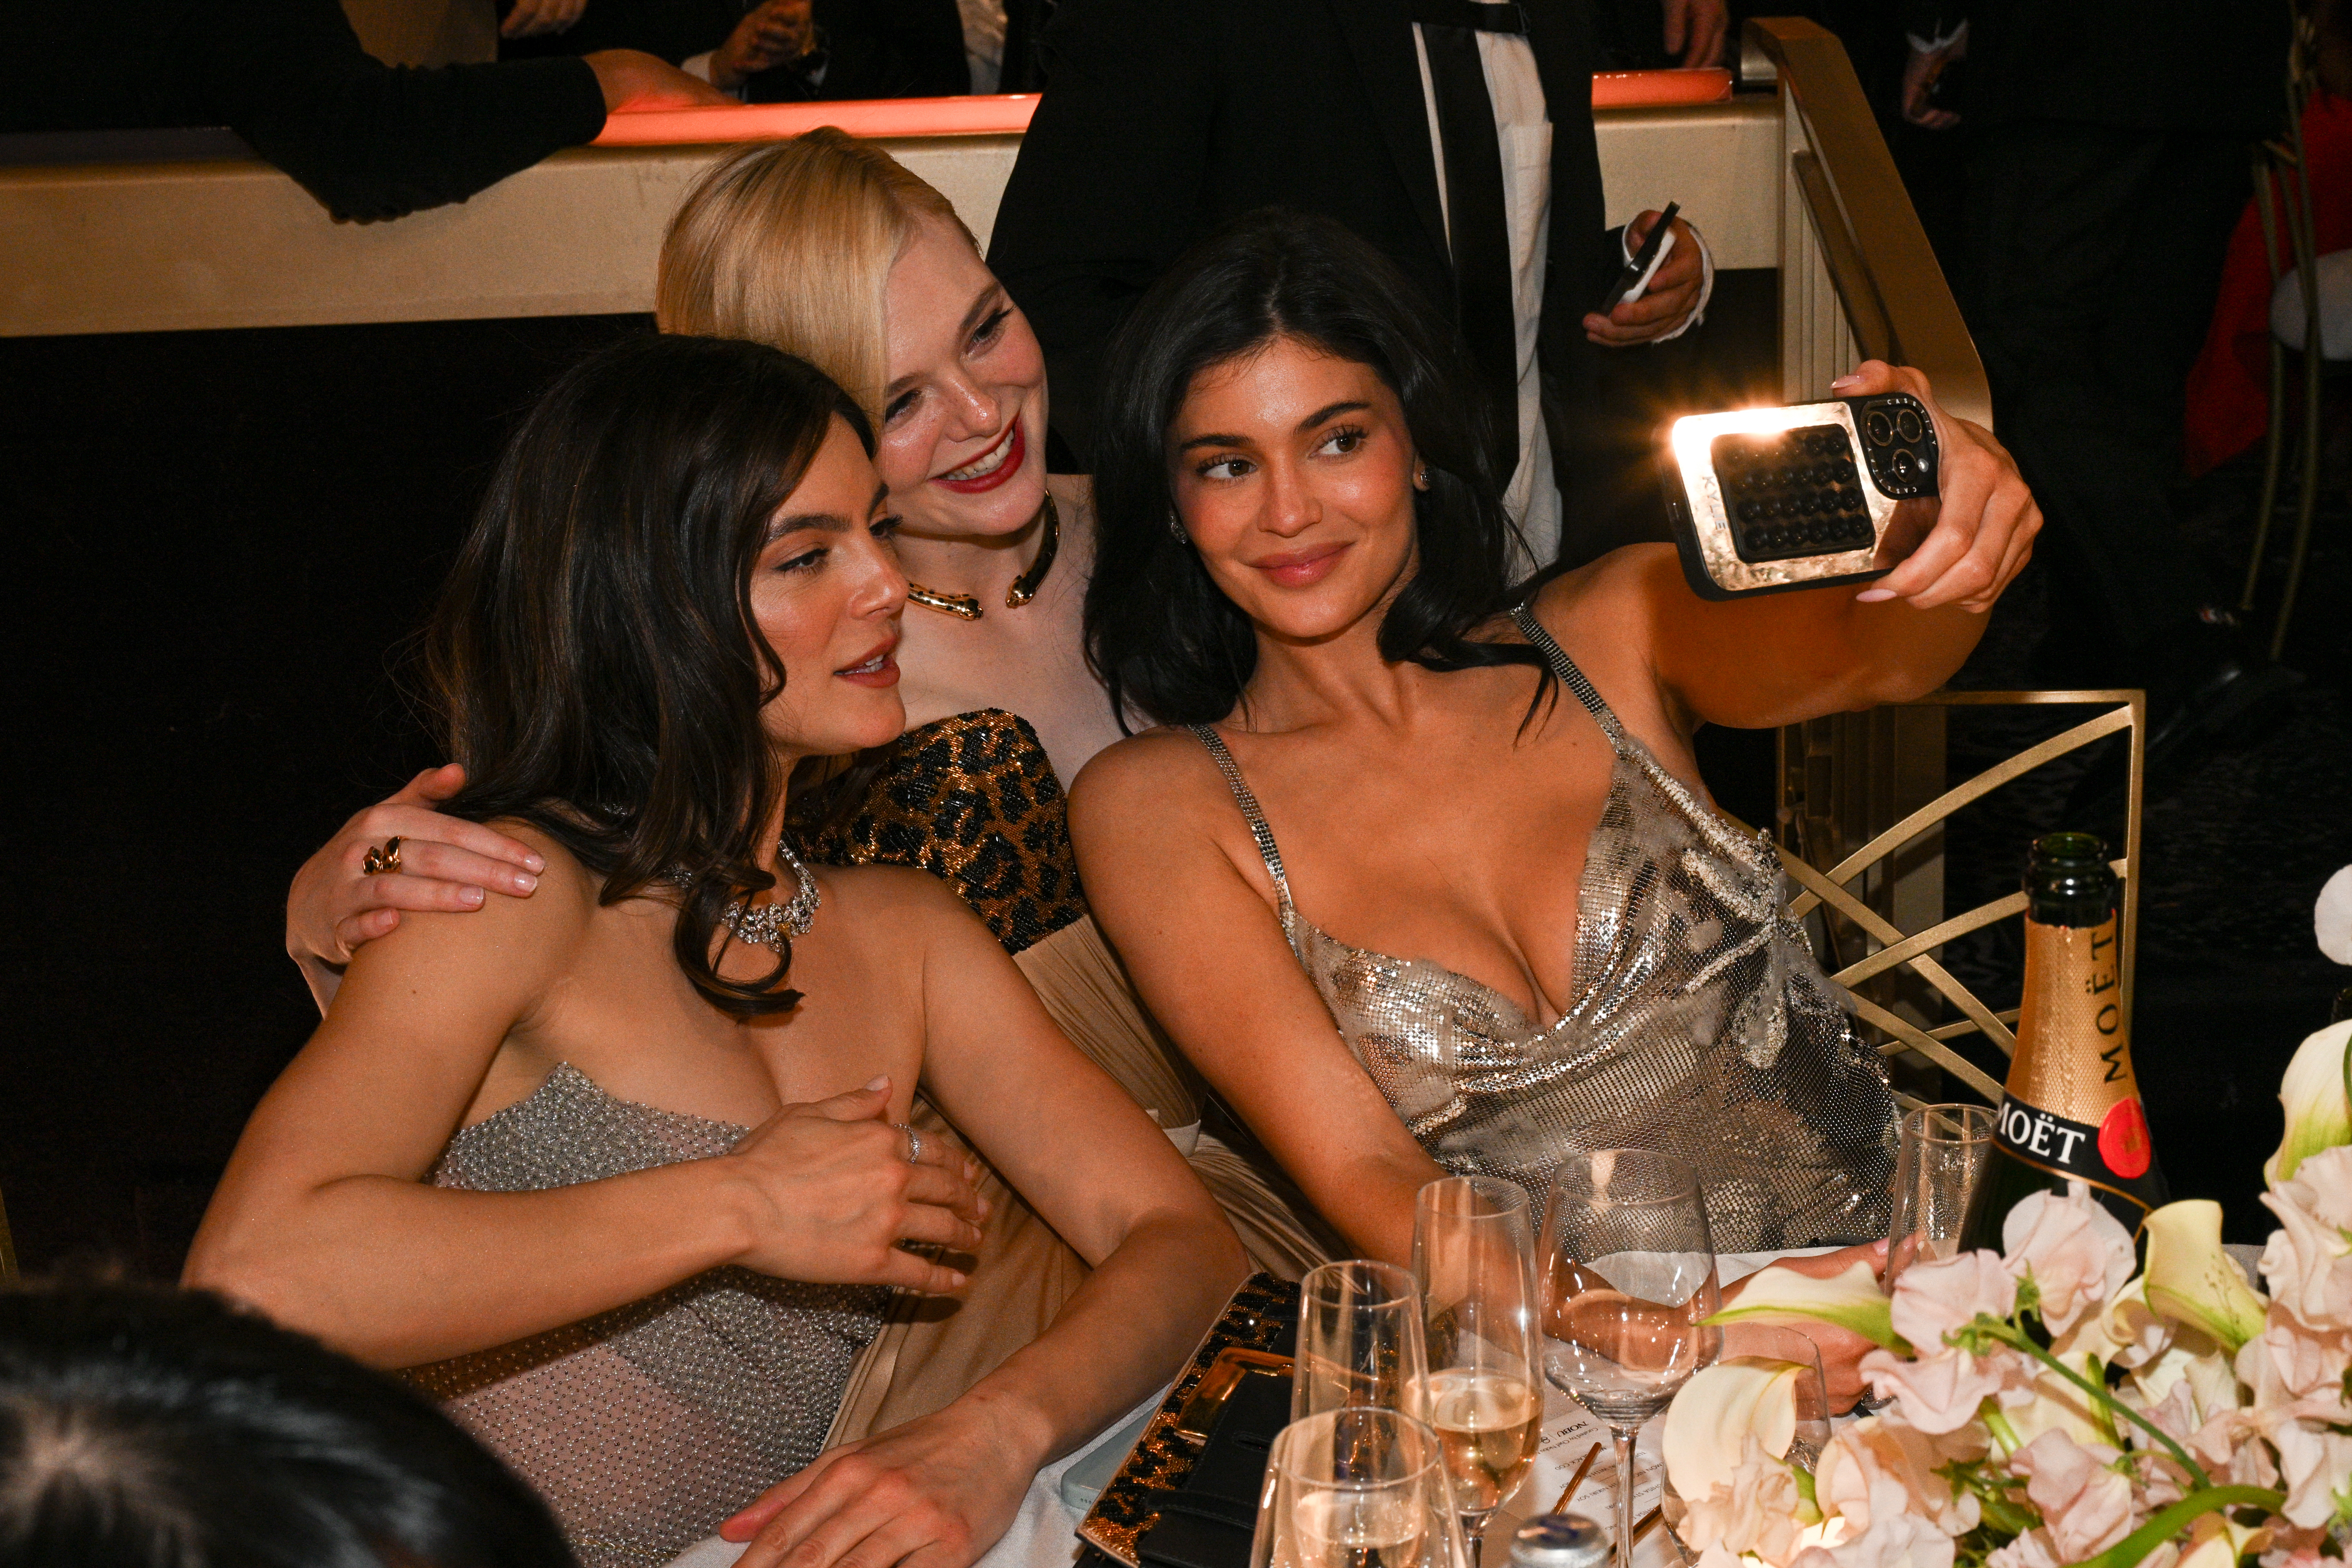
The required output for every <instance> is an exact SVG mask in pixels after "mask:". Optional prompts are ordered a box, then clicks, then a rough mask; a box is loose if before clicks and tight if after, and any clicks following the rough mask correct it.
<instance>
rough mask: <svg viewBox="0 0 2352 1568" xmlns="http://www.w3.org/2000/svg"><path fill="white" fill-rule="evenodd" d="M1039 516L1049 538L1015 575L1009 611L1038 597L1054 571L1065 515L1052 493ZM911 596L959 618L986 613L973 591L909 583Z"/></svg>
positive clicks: (975, 617) (1009, 591)
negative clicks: (944, 590) (933, 588)
mask: <svg viewBox="0 0 2352 1568" xmlns="http://www.w3.org/2000/svg"><path fill="white" fill-rule="evenodd" d="M1038 516H1039V517H1043V518H1044V519H1045V538H1042V539H1040V540H1039V541H1038V542H1037V559H1035V560H1034V561H1033V562H1031V563H1030V566H1029V570H1027V571H1024V572H1023V573H1022V574H1021V575H1020V576H1019V577H1016V578H1014V579H1013V586H1012V587H1011V588H1009V589H1007V590H1005V593H1004V608H1006V609H1007V610H1018V609H1020V608H1021V607H1022V606H1023V605H1024V604H1026V603H1028V602H1029V601H1031V600H1033V599H1034V598H1036V597H1037V589H1038V587H1039V585H1040V584H1042V583H1043V582H1044V581H1045V573H1046V572H1048V571H1050V570H1053V566H1054V551H1055V549H1058V548H1059V547H1060V545H1061V542H1062V517H1061V514H1060V513H1058V512H1056V511H1055V509H1054V497H1052V496H1050V495H1049V496H1047V497H1045V506H1044V507H1042V508H1040V509H1039V512H1038ZM907 597H908V600H910V601H913V602H915V603H917V604H919V605H921V606H922V607H923V608H924V609H926V610H936V611H938V612H940V613H941V614H942V615H952V616H954V617H955V618H956V619H957V620H959V621H977V620H979V619H980V617H981V615H982V610H981V608H980V601H979V600H978V599H976V598H974V597H973V596H972V595H971V594H969V593H935V592H933V591H931V590H929V589H928V588H925V587H924V586H923V585H922V584H921V583H919V582H909V583H908V584H907Z"/></svg>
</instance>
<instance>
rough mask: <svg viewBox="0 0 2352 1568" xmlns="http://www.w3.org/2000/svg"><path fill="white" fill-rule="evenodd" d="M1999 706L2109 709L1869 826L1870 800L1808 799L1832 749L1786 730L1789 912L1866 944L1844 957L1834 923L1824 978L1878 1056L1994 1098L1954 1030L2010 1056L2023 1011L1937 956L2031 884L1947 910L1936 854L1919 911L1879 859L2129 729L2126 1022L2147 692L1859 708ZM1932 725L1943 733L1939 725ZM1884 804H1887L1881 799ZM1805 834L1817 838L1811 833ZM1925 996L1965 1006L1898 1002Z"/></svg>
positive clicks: (1826, 771)
mask: <svg viewBox="0 0 2352 1568" xmlns="http://www.w3.org/2000/svg"><path fill="white" fill-rule="evenodd" d="M1989 706H2053V707H2054V706H2084V707H2091V706H2095V707H2098V708H2101V709H2103V710H2104V711H2102V712H2100V713H2098V714H2096V715H2095V716H2092V717H2089V718H2086V719H2084V721H2083V722H2081V723H2079V724H2076V725H2074V726H2072V727H2068V728H2066V729H2064V730H2062V731H2061V732H2059V733H2058V734H2056V735H2053V736H2052V737H2049V738H2048V739H2046V740H2043V741H2041V742H2039V743H2038V744H2036V745H2033V746H2030V747H2026V748H2025V749H2024V750H2022V751H2020V752H2018V753H2017V754H2016V755H2015V756H2013V757H2011V758H2007V759H2006V760H2004V761H2002V762H2000V763H1999V764H1997V765H1995V766H1994V767H1991V768H1987V769H1986V770H1985V771H1983V772H1982V773H1979V774H1978V775H1977V776H1976V777H1975V778H1973V779H1969V780H1967V781H1966V782H1964V783H1961V784H1958V785H1954V786H1952V787H1951V788H1948V789H1943V790H1941V791H1940V792H1939V793H1937V794H1936V795H1935V796H1934V798H1933V799H1930V800H1926V801H1925V802H1924V803H1921V804H1918V805H1916V806H1913V807H1910V808H1908V809H1906V810H1903V811H1902V812H1901V814H1900V815H1899V816H1898V817H1897V818H1896V819H1895V821H1892V822H1891V823H1889V824H1887V825H1886V826H1885V827H1883V828H1877V829H1876V830H1875V831H1868V825H1867V824H1865V825H1864V827H1863V828H1861V829H1857V828H1855V827H1854V826H1853V821H1854V820H1855V819H1856V818H1858V817H1861V816H1863V815H1864V808H1865V807H1866V805H1867V802H1864V801H1859V800H1857V801H1851V802H1843V803H1841V802H1837V801H1831V802H1827V803H1824V802H1823V801H1822V800H1818V799H1812V800H1809V799H1807V798H1806V782H1807V780H1808V779H1811V780H1813V781H1814V789H1815V790H1816V791H1817V792H1818V791H1819V790H1820V789H1821V788H1822V781H1824V780H1828V779H1834V778H1835V776H1836V773H1837V771H1838V769H1837V768H1836V767H1835V766H1834V765H1835V763H1836V761H1837V758H1835V756H1834V755H1833V754H1831V753H1830V751H1828V750H1827V749H1825V748H1822V747H1819V746H1818V744H1816V745H1815V746H1814V747H1813V749H1812V752H1811V755H1804V754H1803V748H1804V747H1806V744H1807V740H1806V737H1804V736H1803V735H1802V734H1801V733H1799V732H1801V729H1802V727H1791V729H1790V730H1786V731H1783V732H1782V768H1781V779H1782V784H1781V806H1780V821H1781V831H1780V840H1781V844H1780V859H1781V862H1782V864H1783V865H1785V866H1786V867H1787V869H1788V873H1789V875H1790V878H1791V879H1792V880H1793V881H1794V883H1796V893H1795V896H1794V897H1793V898H1792V899H1791V901H1790V906H1789V912H1790V914H1791V915H1795V916H1796V917H1798V918H1799V919H1804V918H1806V917H1807V916H1810V915H1814V914H1815V913H1816V912H1819V913H1820V914H1822V915H1824V916H1827V917H1832V918H1829V919H1825V920H1824V922H1823V924H1824V925H1825V926H1827V927H1829V928H1830V929H1831V930H1832V932H1835V931H1837V930H1838V929H1839V928H1840V927H1843V929H1844V930H1846V931H1851V932H1853V933H1856V934H1858V935H1859V936H1860V939H1861V941H1860V945H1861V946H1863V947H1865V948H1867V949H1868V951H1866V952H1864V953H1863V954H1862V955H1861V956H1858V957H1855V958H1853V960H1852V961H1851V962H1848V961H1845V958H1844V956H1843V953H1842V951H1841V947H1842V946H1843V945H1842V944H1841V943H1839V942H1838V941H1836V940H1835V939H1834V936H1833V937H1832V942H1831V944H1830V952H1829V954H1827V955H1825V967H1828V965H1829V964H1835V965H1836V966H1837V967H1835V968H1833V969H1832V973H1831V978H1832V979H1834V980H1836V981H1837V982H1838V983H1839V984H1840V985H1842V986H1844V987H1845V988H1847V989H1848V990H1849V991H1851V992H1853V1000H1854V1009H1855V1012H1856V1013H1857V1015H1858V1016H1859V1017H1860V1018H1861V1019H1863V1021H1864V1022H1865V1023H1868V1024H1870V1025H1871V1026H1872V1027H1873V1028H1874V1029H1875V1030H1878V1031H1879V1033H1880V1034H1881V1035H1882V1036H1883V1037H1884V1039H1883V1040H1882V1042H1881V1043H1880V1046H1879V1051H1880V1052H1881V1053H1882V1054H1883V1055H1885V1056H1889V1057H1894V1056H1898V1055H1901V1054H1903V1053H1905V1052H1906V1051H1908V1052H1915V1053H1916V1054H1917V1055H1918V1056H1920V1057H1923V1058H1925V1059H1926V1060H1927V1061H1930V1062H1933V1063H1934V1064H1935V1065H1936V1066H1937V1067H1940V1068H1942V1069H1943V1070H1944V1071H1946V1072H1947V1073H1948V1074H1950V1076H1951V1077H1952V1078H1953V1079H1955V1080H1957V1081H1958V1082H1959V1083H1960V1084H1963V1085H1965V1086H1966V1087H1967V1088H1968V1089H1969V1090H1971V1091H1973V1092H1976V1093H1978V1094H1980V1095H1982V1096H1983V1097H1984V1098H1985V1100H1986V1101H1987V1102H1988V1103H1999V1101H2000V1091H2001V1086H2000V1083H1999V1082H1996V1081H1995V1080H1994V1079H1993V1078H1992V1076H1991V1075H1990V1073H1988V1072H1986V1071H1984V1070H1983V1069H1982V1068H1981V1067H1979V1066H1978V1065H1977V1064H1976V1063H1974V1062H1972V1061H1969V1060H1968V1058H1966V1057H1964V1056H1962V1055H1960V1054H1959V1053H1958V1051H1954V1050H1953V1049H1952V1047H1951V1045H1950V1044H1949V1042H1950V1041H1952V1040H1957V1039H1959V1038H1961V1037H1963V1036H1966V1035H1970V1034H1981V1035H1983V1036H1984V1037H1985V1038H1986V1039H1988V1040H1991V1041H1992V1043H1993V1044H1994V1046H1995V1047H1996V1048H1997V1049H1999V1050H2000V1052H2001V1054H2002V1055H2003V1056H2004V1057H2006V1056H2009V1055H2011V1054H2012V1053H2013V1052H2014V1051H2016V1049H2017V1037H2016V1034H2015V1033H2014V1026H2015V1025H2016V1022H2017V1011H2016V1009H2013V1008H2012V1009H2006V1010H2003V1011H1999V1012H1996V1011H1995V1010H1993V1009H1991V1008H1990V1007H1988V1006H1987V1005H1986V1004H1985V1002H1984V1001H1983V1000H1982V999H1981V998H1979V997H1978V996H1977V995H1976V994H1975V993H1974V992H1973V991H1971V990H1969V988H1968V987H1967V986H1965V985H1963V984H1962V983H1961V982H1960V981H1959V980H1958V978H1956V977H1954V976H1953V975H1952V974H1951V972H1950V971H1949V970H1948V969H1946V968H1945V967H1944V966H1943V965H1942V964H1941V963H1940V962H1939V961H1938V959H1937V952H1938V950H1939V949H1940V948H1941V947H1942V946H1944V944H1946V943H1948V942H1949V941H1951V940H1953V939H1954V938H1955V937H1958V936H1966V935H1967V934H1968V933H1969V932H1971V931H1977V930H1980V929H1982V928H1983V927H1985V926H1988V925H1992V924H1994V923H1995V922H1997V921H2000V920H2006V919H2008V918H2010V917H2011V916H2012V915H2022V914H2023V912H2024V909H2025V894H2023V893H2022V892H2018V893H2012V894H2008V895H2006V896H2004V897H2001V898H1996V899H1994V900H1992V901H1991V902H1990V903H1987V904H1979V905H1978V906H1977V907H1976V908H1974V909H1971V910H1968V911H1966V912H1964V913H1962V914H1958V915H1950V916H1945V915H1943V913H1942V896H1941V886H1940V862H1937V866H1936V870H1937V873H1938V874H1937V878H1936V883H1935V886H1934V889H1933V892H1934V897H1933V900H1932V907H1930V908H1928V909H1927V915H1926V917H1925V918H1923V917H1922V916H1921V915H1920V912H1919V905H1920V903H1921V901H1920V900H1918V899H1916V898H1914V899H1911V900H1909V901H1908V902H1909V903H1910V904H1911V905H1912V907H1911V908H1909V909H1907V910H1906V909H1903V908H1901V907H1899V906H1900V905H1901V904H1903V903H1904V902H1905V901H1903V900H1900V899H1898V898H1896V897H1895V896H1894V894H1895V888H1894V885H1893V882H1892V879H1890V878H1888V877H1887V876H1885V868H1886V867H1888V866H1890V865H1891V864H1892V863H1893V862H1895V860H1896V859H1897V857H1899V856H1902V855H1904V854H1906V852H1910V853H1915V854H1916V851H1917V849H1918V847H1919V843H1920V841H1922V840H1926V839H1928V838H1929V837H1930V835H1937V834H1939V833H1940V832H1941V830H1942V827H1943V824H1944V822H1945V821H1946V820H1947V819H1948V818H1949V817H1951V816H1952V814H1953V813H1954V812H1956V811H1958V810H1960V809H1961V808H1962V807H1964V806H1966V805H1968V804H1969V802H1971V801H1974V800H1980V799H1982V798H1983V797H1984V796H1986V795H1989V794H1990V793H1991V792H1992V791H1993V790H1995V789H2000V787H2001V786H2002V785H2005V784H2008V783H2010V782H2011V781H2012V780H2014V779H2019V778H2021V777H2023V776H2024V775H2025V774H2027V773H2030V772H2032V770H2033V769H2035V768H2039V767H2041V766H2042V765H2043V764H2044V763H2047V762H2049V761H2052V760H2053V759H2054V758H2059V757H2063V756H2064V755H2065V754H2067V753H2068V752H2070V751H2075V750H2079V749H2080V748H2082V747H2086V746H2090V745H2093V744H2094V743H2095V742H2098V741H2100V740H2104V739H2105V738H2106V737H2108V736H2111V735H2116V734H2122V733H2128V735H2129V737H2130V741H2129V744H2130V747H2131V753H2130V758H2131V759H2130V775H2129V781H2128V785H2127V792H2126V798H2125V822H2124V843H2123V853H2122V855H2121V856H2120V857H2119V858H2118V859H2117V860H2116V861H2115V862H2114V865H2115V869H2116V874H2117V875H2118V876H2119V877H2121V878H2122V879H2123V937H2124V957H2123V967H2124V973H2123V983H2124V998H2125V1003H2124V1005H2125V1019H2126V1027H2128V1026H2129V1019H2130V1007H2131V1000H2130V998H2131V996H2132V977H2133V963H2134V958H2135V956H2136V954H2137V946H2138V943H2137V937H2138V932H2139V833H2140V783H2141V769H2142V764H2143V759H2144V758H2145V755H2146V747H2147V694H2146V693H2144V692H2137V691H2124V690H2102V691H2044V692H2027V691H2012V692H1964V691H1943V692H1935V693H1932V694H1930V695H1927V696H1925V697H1922V698H1920V699H1919V700H1918V701H1917V702H1916V703H1908V704H1902V705H1897V706H1892V707H1889V708H1882V709H1878V710H1875V711H1874V713H1873V714H1870V715H1866V716H1858V717H1859V718H1860V719H1865V720H1870V721H1874V722H1873V727H1874V729H1875V730H1876V732H1877V733H1878V734H1880V735H1890V734H1891V735H1892V736H1894V737H1898V738H1899V737H1900V736H1901V735H1902V733H1903V728H1902V727H1903V725H1904V723H1905V719H1906V710H1908V711H1909V712H1910V713H1911V714H1912V715H1915V716H1916V717H1920V718H1925V717H1927V716H1929V715H1932V716H1933V717H1934V718H1935V719H1937V720H1940V719H1941V717H1942V712H1941V711H1940V710H1946V709H1950V708H1955V707H1989ZM1935 728H1936V729H1937V731H1938V732H1940V729H1941V725H1940V723H1937V724H1936V725H1935ZM1832 733H1834V732H1832ZM1862 733H1867V731H1863V732H1862ZM1940 738H1941V737H1940V733H1938V735H1937V740H1938V741H1940ZM1792 739H1793V741H1794V744H1795V746H1796V747H1798V748H1799V751H1800V755H1799V758H1798V764H1799V765H1797V766H1791V765H1790V747H1791V743H1792ZM1881 749H1885V747H1881ZM1933 751H1934V753H1935V755H1936V756H1937V758H1938V759H1940V756H1941V752H1942V747H1941V746H1940V745H1937V746H1936V747H1934V748H1933ZM1805 763H1814V764H1822V763H1827V764H1830V766H1818V765H1817V766H1811V767H1808V766H1804V764H1805ZM1872 771H1874V772H1878V773H1880V774H1884V773H1885V768H1878V769H1873V770H1872ZM1879 804H1880V806H1881V809H1882V810H1881V814H1882V815H1884V814H1885V813H1884V801H1881V802H1879ZM1842 805H1843V809H1841V806H1842ZM1841 818H1843V819H1844V821H1843V823H1841V822H1840V821H1839V819H1841ZM1824 823H1827V824H1828V825H1829V828H1830V831H1826V832H1823V831H1821V827H1822V824H1824ZM1809 824H1810V825H1811V828H1812V831H1807V830H1808V826H1809ZM1792 841H1793V842H1792ZM1807 841H1811V843H1808V842H1807ZM1824 842H1826V846H1827V847H1828V848H1829V850H1830V852H1833V853H1835V854H1836V857H1837V858H1836V859H1835V860H1834V862H1832V863H1831V864H1829V865H1826V866H1816V865H1814V864H1813V863H1811V862H1810V861H1809V860H1807V859H1806V858H1805V855H1804V852H1803V851H1805V850H1806V849H1809V848H1811V849H1813V852H1816V853H1819V852H1821V850H1820V849H1819V848H1816V847H1815V846H1819V845H1822V844H1824ZM1849 843H1850V844H1853V848H1852V849H1846V848H1845V847H1844V846H1845V845H1846V844H1849ZM1874 872H1876V873H1878V874H1877V875H1876V876H1872V875H1871V873H1874ZM1857 882H1861V883H1864V888H1863V890H1862V891H1859V892H1858V891H1856V889H1855V887H1854V885H1853V884H1855V883H1857ZM1873 883H1875V885H1873ZM1906 923H1907V926H1908V928H1906ZM1906 975H1907V976H1908V977H1911V982H1912V983H1911V984H1910V985H1909V986H1908V987H1907V988H1903V989H1904V991H1905V992H1906V995H1907V997H1908V998H1914V999H1910V1000H1907V1001H1906V1000H1901V999H1897V990H1898V984H1899V982H1900V980H1901V978H1902V977H1904V976H1906ZM1930 994H1932V996H1930ZM1919 998H1925V999H1931V1000H1932V999H1935V998H1940V1002H1941V1004H1942V1007H1943V1009H1946V1010H1948V1011H1951V1012H1956V1013H1958V1015H1959V1017H1958V1019H1956V1020H1954V1021H1950V1022H1941V1021H1938V1020H1937V1019H1922V1018H1918V1017H1906V1016H1905V1011H1904V1010H1898V1009H1907V1010H1908V1011H1910V1012H1912V1013H1915V1014H1916V1013H1920V1012H1924V1011H1926V1010H1927V1009H1925V1008H1923V1007H1921V1006H1920V1005H1919V1003H1918V999H1919Z"/></svg>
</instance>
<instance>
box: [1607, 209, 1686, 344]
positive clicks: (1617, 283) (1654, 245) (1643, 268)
mask: <svg viewBox="0 0 2352 1568" xmlns="http://www.w3.org/2000/svg"><path fill="white" fill-rule="evenodd" d="M1682 210H1683V204H1681V203H1680V202H1668V203H1667V204H1666V210H1665V211H1664V212H1663V213H1660V214H1658V221H1657V222H1656V223H1654V224H1652V225H1650V233H1649V235H1648V237H1646V238H1644V239H1643V241H1642V248H1641V249H1640V250H1637V251H1635V252H1634V253H1633V260H1631V261H1629V262H1627V263H1626V264H1625V266H1624V268H1623V270H1622V271H1620V272H1619V273H1618V274H1617V276H1616V277H1613V278H1612V279H1611V280H1610V283H1609V292H1608V293H1606V294H1604V295H1602V296H1601V303H1600V304H1598V305H1596V306H1594V307H1593V308H1592V312H1593V314H1594V315H1596V316H1606V315H1608V314H1609V312H1611V311H1612V310H1614V309H1616V308H1617V307H1618V306H1619V305H1621V304H1622V303H1624V301H1625V300H1626V299H1627V298H1631V297H1633V296H1635V295H1638V294H1639V293H1641V291H1642V287H1643V285H1644V284H1646V283H1648V282H1649V281H1650V274H1651V273H1653V272H1655V271H1656V270H1657V268H1658V252H1659V250H1660V249H1661V248H1663V247H1664V245H1665V243H1666V236H1667V235H1669V234H1672V233H1673V232H1674V227H1675V214H1676V213H1679V212H1681V211H1682Z"/></svg>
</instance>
